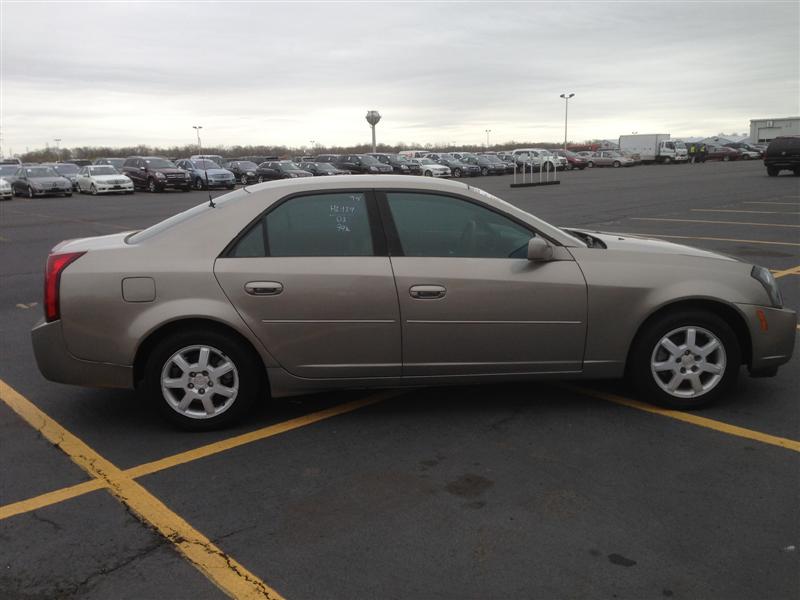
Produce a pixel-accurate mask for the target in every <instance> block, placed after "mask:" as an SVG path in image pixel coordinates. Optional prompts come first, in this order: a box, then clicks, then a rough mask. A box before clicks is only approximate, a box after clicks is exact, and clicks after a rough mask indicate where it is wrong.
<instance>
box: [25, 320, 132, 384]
mask: <svg viewBox="0 0 800 600" xmlns="http://www.w3.org/2000/svg"><path fill="white" fill-rule="evenodd" d="M31 342H32V343H33V354H34V356H35V357H36V365H37V366H38V367H39V371H40V372H41V373H42V375H44V377H45V378H46V379H49V380H50V381H55V382H58V383H69V384H72V385H82V386H87V387H101V388H127V389H130V388H133V367H132V366H130V365H117V364H112V363H98V362H92V361H88V360H81V359H79V358H76V357H75V356H73V355H72V354H70V353H69V350H67V344H66V342H65V340H64V334H63V332H62V329H61V321H53V322H52V323H46V322H45V321H44V320H41V321H39V323H37V324H36V326H35V327H34V328H33V329H32V330H31Z"/></svg>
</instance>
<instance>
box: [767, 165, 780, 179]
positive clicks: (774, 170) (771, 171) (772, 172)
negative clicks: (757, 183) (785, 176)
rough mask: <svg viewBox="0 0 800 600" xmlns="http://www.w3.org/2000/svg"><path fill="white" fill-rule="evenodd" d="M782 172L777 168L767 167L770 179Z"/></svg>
mask: <svg viewBox="0 0 800 600" xmlns="http://www.w3.org/2000/svg"><path fill="white" fill-rule="evenodd" d="M780 172H781V170H780V169H778V168H776V167H767V175H769V176H770V177H777V176H778V173H780Z"/></svg>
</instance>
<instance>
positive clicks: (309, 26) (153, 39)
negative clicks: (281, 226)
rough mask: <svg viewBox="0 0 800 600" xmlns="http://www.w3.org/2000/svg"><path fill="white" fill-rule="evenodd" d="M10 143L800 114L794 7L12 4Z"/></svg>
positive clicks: (622, 124) (461, 134) (479, 134)
mask: <svg viewBox="0 0 800 600" xmlns="http://www.w3.org/2000/svg"><path fill="white" fill-rule="evenodd" d="M2 11H3V15H2V16H3V18H2V31H1V32H0V33H2V38H3V42H2V44H3V52H2V65H1V66H2V72H1V73H0V81H1V82H2V99H3V104H2V129H3V132H2V134H3V139H4V147H5V148H8V147H9V146H10V147H13V148H14V149H15V150H16V151H20V150H22V149H23V148H24V147H25V146H31V147H36V146H42V145H44V143H46V142H48V141H50V142H52V139H53V138H54V137H60V138H62V140H63V142H62V144H64V145H69V146H74V145H85V144H101V143H102V144H119V145H123V144H135V143H154V144H172V143H186V142H189V141H191V140H192V139H193V131H192V129H191V125H192V124H196V123H201V124H203V126H204V134H205V139H206V141H208V142H209V143H213V144H218V143H227V144H234V143H276V144H297V145H300V144H307V143H308V142H309V140H310V139H315V140H317V141H319V142H321V143H330V144H348V143H356V142H361V141H364V140H365V139H367V137H368V133H369V132H368V128H367V126H366V124H365V122H364V120H363V117H364V113H365V112H366V110H367V109H369V108H378V109H379V110H381V112H382V114H383V115H384V120H383V121H382V122H381V124H380V125H379V126H378V127H379V136H380V138H381V139H385V140H387V141H398V140H404V141H407V142H410V141H415V140H416V141H434V142H435V141H455V142H464V143H475V142H479V141H481V140H482V139H484V133H483V132H484V130H485V129H491V130H492V139H493V140H495V141H502V140H510V139H519V140H521V139H529V140H533V139H539V140H543V139H550V140H558V139H560V138H561V136H562V135H563V130H562V127H563V102H562V101H561V100H560V99H559V98H558V94H559V93H561V92H562V91H565V90H568V91H573V92H575V93H576V97H575V99H574V101H573V102H571V104H570V132H571V133H570V138H573V139H586V138H593V137H616V136H617V135H619V134H620V133H625V132H627V131H631V130H638V131H643V130H653V131H656V130H658V131H669V132H671V133H673V134H676V135H693V134H705V133H717V132H718V131H721V130H728V131H730V130H737V131H744V130H745V129H746V128H747V125H748V120H749V119H750V118H757V117H762V116H785V115H788V114H796V113H798V112H800V107H798V94H797V92H798V85H799V84H800V73H798V71H799V70H800V59H799V58H798V56H800V47H799V46H798V38H800V30H799V26H798V22H799V21H798V18H799V17H800V10H799V9H798V5H797V4H796V3H780V2H752V3H697V4H692V3H672V4H651V3H641V4H632V3H616V4H615V3H585V2H582V3H570V2H558V3H555V2H554V3H528V4H508V3H500V2H496V3H493V2H488V1H487V2H483V3H446V4H445V3H440V4H431V3H400V2H394V3H387V4H379V3H373V4H352V3H333V2H332V3H325V4H319V3H317V4H297V3H238V2H228V3H203V4H197V3H170V2H163V3H139V4H136V3H126V4H122V3H107V4H102V3H79V2H70V3H57V2H53V3H48V4H32V5H29V4H11V5H9V4H4V5H3V6H2Z"/></svg>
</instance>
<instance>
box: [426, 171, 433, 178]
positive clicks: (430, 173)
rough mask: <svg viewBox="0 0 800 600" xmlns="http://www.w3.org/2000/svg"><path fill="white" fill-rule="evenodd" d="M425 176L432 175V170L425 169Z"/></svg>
mask: <svg viewBox="0 0 800 600" xmlns="http://www.w3.org/2000/svg"><path fill="white" fill-rule="evenodd" d="M425 177H433V171H425Z"/></svg>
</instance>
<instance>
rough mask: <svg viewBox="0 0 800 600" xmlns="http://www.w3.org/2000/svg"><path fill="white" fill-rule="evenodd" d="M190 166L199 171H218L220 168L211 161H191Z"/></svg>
mask: <svg viewBox="0 0 800 600" xmlns="http://www.w3.org/2000/svg"><path fill="white" fill-rule="evenodd" d="M192 166H193V167H194V168H195V169H201V170H206V169H219V168H220V166H219V165H218V164H217V163H215V162H214V161H213V160H193V161H192Z"/></svg>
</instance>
